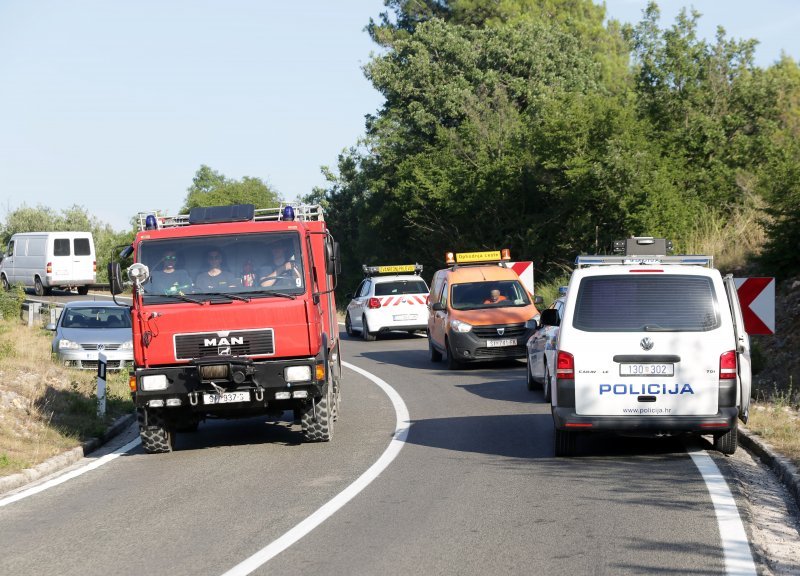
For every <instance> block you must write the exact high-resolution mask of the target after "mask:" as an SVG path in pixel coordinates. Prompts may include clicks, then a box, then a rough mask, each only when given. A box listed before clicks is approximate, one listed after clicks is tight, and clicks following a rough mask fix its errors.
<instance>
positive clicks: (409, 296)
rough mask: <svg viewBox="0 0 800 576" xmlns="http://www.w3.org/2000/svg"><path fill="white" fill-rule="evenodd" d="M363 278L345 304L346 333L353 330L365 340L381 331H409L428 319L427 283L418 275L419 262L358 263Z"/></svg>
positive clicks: (418, 328)
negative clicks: (380, 264) (395, 263)
mask: <svg viewBox="0 0 800 576" xmlns="http://www.w3.org/2000/svg"><path fill="white" fill-rule="evenodd" d="M362 268H363V270H364V276H365V278H364V280H362V281H361V284H359V285H358V288H357V289H356V292H355V294H352V295H351V294H348V295H347V296H346V297H348V298H350V297H352V300H351V301H350V303H349V304H348V305H347V312H346V313H345V319H344V326H345V330H346V331H347V335H348V336H354V335H355V334H356V333H357V332H359V333H361V337H362V338H363V339H364V340H367V341H373V340H375V338H376V336H377V335H378V334H380V333H383V332H389V331H392V330H402V331H406V332H408V333H411V334H413V333H414V332H417V331H422V330H425V328H426V327H427V322H428V306H427V298H428V285H427V284H426V283H425V280H423V279H422V277H421V276H420V275H419V274H420V273H421V272H422V265H421V264H402V265H394V266H366V265H365V266H362Z"/></svg>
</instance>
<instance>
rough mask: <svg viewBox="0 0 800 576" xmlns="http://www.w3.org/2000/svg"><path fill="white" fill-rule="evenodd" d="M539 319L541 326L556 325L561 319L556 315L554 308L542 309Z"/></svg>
mask: <svg viewBox="0 0 800 576" xmlns="http://www.w3.org/2000/svg"><path fill="white" fill-rule="evenodd" d="M539 321H540V322H541V324H542V326H558V325H559V324H561V319H560V318H559V317H558V311H557V310H556V309H555V308H548V309H547V310H543V311H542V313H541V315H540V319H539Z"/></svg>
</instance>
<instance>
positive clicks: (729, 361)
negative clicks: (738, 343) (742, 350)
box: [719, 350, 736, 380]
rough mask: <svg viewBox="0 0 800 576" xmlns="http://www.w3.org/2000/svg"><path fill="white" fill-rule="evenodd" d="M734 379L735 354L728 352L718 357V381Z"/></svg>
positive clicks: (731, 351)
mask: <svg viewBox="0 0 800 576" xmlns="http://www.w3.org/2000/svg"><path fill="white" fill-rule="evenodd" d="M731 378H736V352H735V351H733V350H729V351H728V352H725V353H723V354H720V356H719V379H720V380H729V379H731Z"/></svg>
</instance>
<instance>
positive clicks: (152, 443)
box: [109, 204, 341, 452]
mask: <svg viewBox="0 0 800 576" xmlns="http://www.w3.org/2000/svg"><path fill="white" fill-rule="evenodd" d="M273 247H281V248H282V249H285V250H286V251H287V252H288V253H290V254H292V255H293V260H292V261H291V281H290V282H285V283H279V282H275V285H274V286H262V285H259V283H258V282H256V281H255V278H254V276H255V270H261V269H263V268H265V267H269V266H274V262H272V261H269V262H268V261H267V258H268V255H270V254H271V253H272V248H273ZM124 252H125V254H126V255H131V254H132V255H133V258H134V264H133V265H132V266H130V267H129V268H128V277H129V279H130V281H131V283H132V285H133V304H132V306H131V315H132V319H133V342H134V370H133V372H132V374H131V379H130V387H131V393H132V395H133V400H134V404H135V406H136V411H137V414H138V419H139V432H140V436H141V438H142V446H143V447H144V449H145V451H147V452H169V451H171V450H172V449H173V447H174V443H175V433H176V431H192V430H195V429H196V428H197V426H198V424H199V423H200V422H201V421H202V420H204V419H205V418H206V417H208V416H212V417H217V418H219V417H221V418H237V417H247V416H254V415H262V414H270V415H279V414H282V413H283V412H284V411H287V410H291V411H293V413H294V415H295V419H296V420H299V421H300V425H301V429H302V433H303V436H304V438H305V440H306V441H310V442H319V441H329V440H331V439H332V437H333V430H334V421H335V420H336V418H337V416H338V406H339V396H340V380H341V360H340V356H339V331H338V324H337V319H336V303H335V300H334V294H333V290H334V289H335V287H336V277H337V274H338V273H339V269H340V262H339V249H338V244H337V243H336V242H334V240H333V237H332V236H331V234H330V232H329V231H328V229H327V226H326V223H325V220H324V218H323V212H322V209H321V208H320V207H319V206H295V207H285V206H280V207H277V208H271V209H259V210H256V209H255V207H254V206H253V205H252V204H249V205H238V206H216V207H204V208H195V209H192V211H191V212H190V213H189V214H188V215H180V216H173V217H160V218H156V217H155V216H153V215H148V214H140V216H139V231H138V233H137V235H136V239H135V240H134V242H133V244H132V245H131V247H130V248H129V249H126V250H125V251H124ZM166 254H169V255H170V256H171V258H170V264H172V265H173V266H174V265H175V263H179V264H180V265H181V269H182V270H184V273H183V274H182V275H181V279H182V280H185V279H186V278H192V277H194V278H198V280H197V281H196V282H195V283H194V284H193V285H190V286H184V287H181V288H180V289H178V288H177V287H176V284H175V282H174V281H172V280H171V278H170V279H169V281H168V282H166V283H165V286H166V289H164V288H163V287H162V289H160V290H158V289H154V288H153V286H154V284H152V283H151V282H150V278H151V276H152V275H153V274H155V273H159V272H160V271H161V270H162V268H164V267H165V266H164V265H163V264H161V261H162V260H164V255H166ZM212 256H213V258H212ZM247 274H249V276H247ZM109 277H110V278H111V286H112V293H113V294H114V295H116V294H119V293H120V292H121V288H122V273H121V270H120V265H119V263H115V262H112V263H111V264H109ZM159 286H160V285H159ZM173 287H175V288H174V289H173Z"/></svg>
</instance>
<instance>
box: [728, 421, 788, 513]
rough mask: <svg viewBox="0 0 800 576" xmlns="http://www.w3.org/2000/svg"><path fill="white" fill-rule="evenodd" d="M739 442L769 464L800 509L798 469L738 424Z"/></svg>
mask: <svg viewBox="0 0 800 576" xmlns="http://www.w3.org/2000/svg"><path fill="white" fill-rule="evenodd" d="M739 443H740V444H741V445H742V446H744V447H745V448H746V449H747V450H749V451H750V452H751V453H752V454H754V455H755V456H757V457H758V458H759V459H760V460H761V461H762V462H763V463H764V464H766V465H767V466H769V467H770V468H771V469H772V471H773V472H775V474H776V475H777V476H778V479H779V480H780V481H781V483H782V484H783V485H784V486H786V489H787V490H788V491H789V493H790V494H791V495H792V496H793V497H794V504H795V506H796V507H797V508H798V510H800V471H798V470H797V467H796V466H795V465H794V464H793V463H792V462H791V461H790V460H789V459H788V458H786V457H784V456H781V455H780V454H778V453H777V452H776V451H775V450H774V449H773V448H772V446H771V445H770V444H769V443H767V442H765V441H764V440H763V439H761V438H760V437H759V436H757V435H756V434H753V433H752V432H750V430H748V429H747V428H745V427H744V426H742V425H741V424H739Z"/></svg>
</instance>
